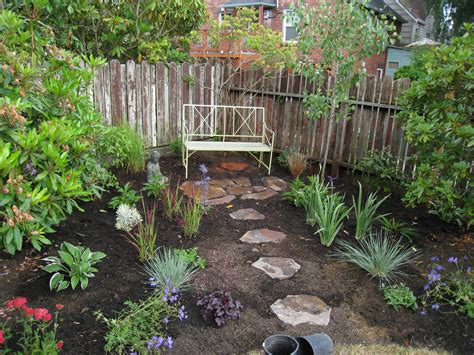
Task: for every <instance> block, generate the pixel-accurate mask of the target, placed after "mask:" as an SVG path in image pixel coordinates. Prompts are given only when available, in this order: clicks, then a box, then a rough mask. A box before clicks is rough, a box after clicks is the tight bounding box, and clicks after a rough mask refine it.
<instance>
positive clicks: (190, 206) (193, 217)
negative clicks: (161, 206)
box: [180, 199, 206, 237]
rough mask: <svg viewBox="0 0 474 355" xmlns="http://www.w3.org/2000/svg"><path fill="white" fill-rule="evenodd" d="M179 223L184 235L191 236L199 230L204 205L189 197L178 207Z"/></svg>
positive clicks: (204, 208) (204, 209)
mask: <svg viewBox="0 0 474 355" xmlns="http://www.w3.org/2000/svg"><path fill="white" fill-rule="evenodd" d="M180 213H181V219H180V224H181V227H182V228H183V233H184V235H185V236H186V237H192V236H195V235H196V234H197V232H198V231H199V226H200V225H201V219H202V216H204V214H205V213H206V207H204V205H203V204H202V203H200V202H199V201H197V200H196V199H189V200H188V202H187V203H185V204H183V206H181V208H180Z"/></svg>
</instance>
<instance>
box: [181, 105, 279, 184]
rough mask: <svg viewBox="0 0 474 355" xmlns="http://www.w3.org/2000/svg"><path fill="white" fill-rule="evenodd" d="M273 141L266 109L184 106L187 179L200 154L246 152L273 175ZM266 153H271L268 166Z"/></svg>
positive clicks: (183, 119)
mask: <svg viewBox="0 0 474 355" xmlns="http://www.w3.org/2000/svg"><path fill="white" fill-rule="evenodd" d="M274 138H275V133H274V132H273V131H272V130H271V129H270V128H268V126H267V125H266V123H265V108H264V107H248V106H221V105H194V104H185V105H183V111H182V121H181V139H182V145H183V149H182V159H183V165H184V167H185V170H186V179H187V178H188V162H189V158H190V157H191V156H192V155H193V154H194V153H195V152H197V151H221V152H247V153H249V154H250V155H251V156H252V157H254V158H255V159H256V160H257V161H258V163H259V164H258V166H261V165H263V166H265V167H266V168H267V169H268V174H270V171H271V166H272V155H273V140H274ZM257 153H259V155H258V156H257V155H256V154H257ZM263 153H270V157H269V160H268V163H265V162H264V160H263Z"/></svg>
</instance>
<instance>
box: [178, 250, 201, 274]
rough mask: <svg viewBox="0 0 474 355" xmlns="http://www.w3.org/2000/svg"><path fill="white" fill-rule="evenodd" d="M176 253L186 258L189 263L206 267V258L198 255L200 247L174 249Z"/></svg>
mask: <svg viewBox="0 0 474 355" xmlns="http://www.w3.org/2000/svg"><path fill="white" fill-rule="evenodd" d="M174 253H175V254H176V255H178V256H179V257H180V258H182V259H184V260H185V261H186V262H187V263H188V264H190V265H193V266H195V267H198V268H199V269H204V268H205V267H206V259H204V258H202V257H200V256H199V255H198V248H197V247H194V248H190V249H174Z"/></svg>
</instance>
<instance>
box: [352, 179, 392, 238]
mask: <svg viewBox="0 0 474 355" xmlns="http://www.w3.org/2000/svg"><path fill="white" fill-rule="evenodd" d="M362 196H363V193H362V185H361V183H360V182H359V196H358V197H357V202H356V200H355V198H354V197H352V203H353V206H354V212H355V215H356V232H355V238H356V239H357V240H359V239H362V238H363V237H365V236H366V235H367V234H369V233H370V231H371V229H372V224H373V223H374V221H376V220H378V219H380V218H382V217H385V216H386V215H377V210H378V208H379V207H380V205H382V203H383V202H384V201H385V200H386V199H387V197H388V195H387V196H385V197H384V198H382V199H380V200H378V201H377V195H376V194H374V193H370V194H369V196H368V197H367V200H366V201H365V204H363V203H362Z"/></svg>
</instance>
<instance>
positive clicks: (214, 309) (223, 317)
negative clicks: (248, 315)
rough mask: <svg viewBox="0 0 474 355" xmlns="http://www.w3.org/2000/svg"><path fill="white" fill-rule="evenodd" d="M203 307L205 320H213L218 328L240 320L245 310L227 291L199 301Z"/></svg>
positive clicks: (202, 312)
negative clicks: (231, 321)
mask: <svg viewBox="0 0 474 355" xmlns="http://www.w3.org/2000/svg"><path fill="white" fill-rule="evenodd" d="M196 304H197V305H198V306H200V307H201V315H202V317H203V318H204V319H205V320H208V319H211V320H213V321H214V322H215V323H216V325H217V326H218V327H222V326H224V325H226V324H227V322H228V321H230V320H237V319H239V318H240V312H241V311H242V310H243V309H244V307H243V306H242V304H241V303H240V302H239V301H237V300H234V298H233V297H232V295H231V293H230V292H229V291H227V290H219V291H216V292H213V293H211V294H209V295H207V296H204V297H201V298H199V299H198V301H197V303H196Z"/></svg>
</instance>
